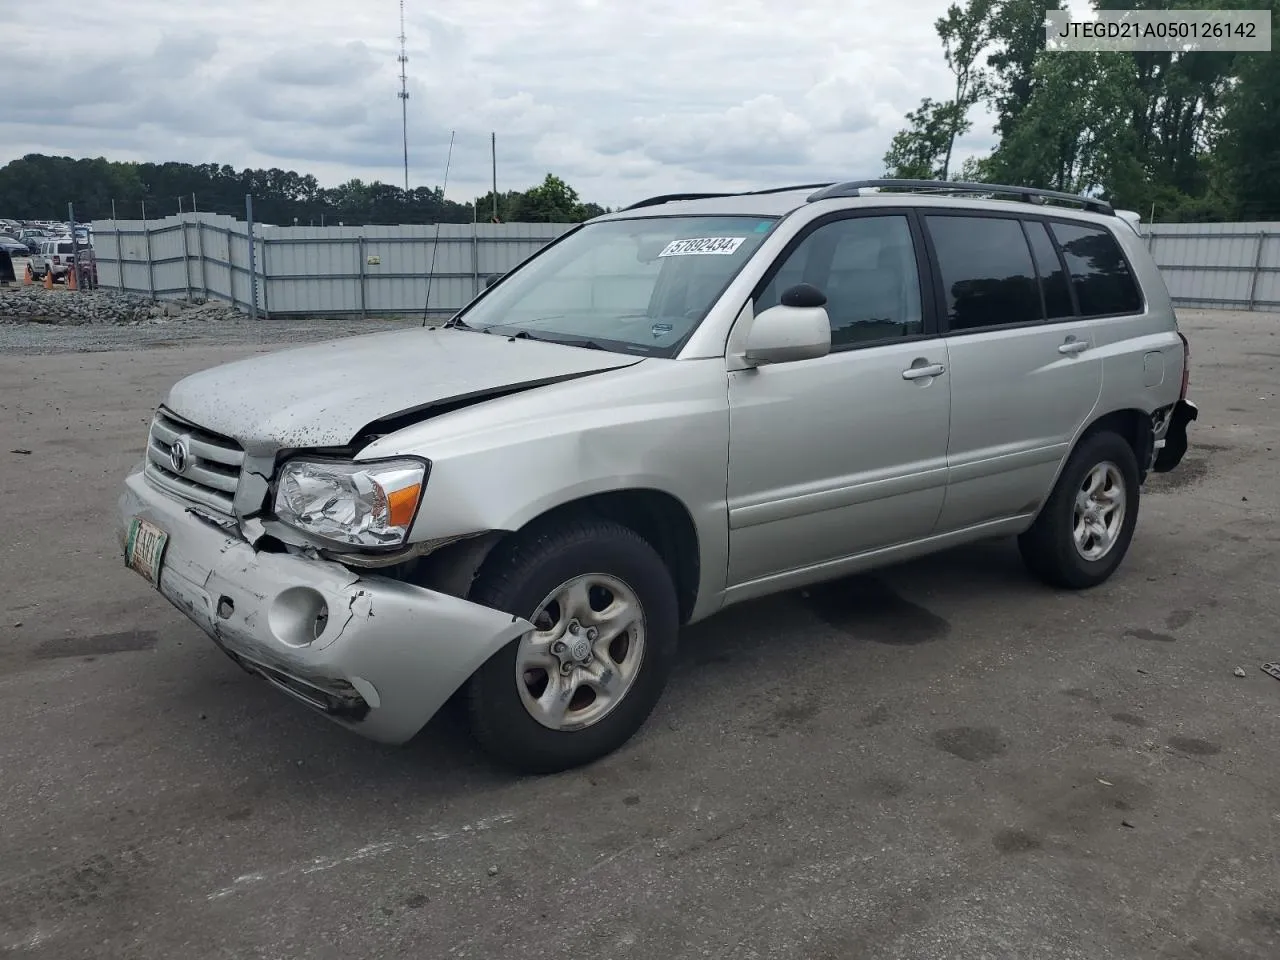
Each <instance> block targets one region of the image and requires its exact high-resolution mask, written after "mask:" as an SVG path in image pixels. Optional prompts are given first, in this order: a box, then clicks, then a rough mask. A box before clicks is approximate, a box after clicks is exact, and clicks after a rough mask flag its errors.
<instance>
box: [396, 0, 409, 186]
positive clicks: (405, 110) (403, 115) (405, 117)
mask: <svg viewBox="0 0 1280 960" xmlns="http://www.w3.org/2000/svg"><path fill="white" fill-rule="evenodd" d="M404 43H405V36H404V0H400V57H399V60H400V93H399V94H397V96H399V97H400V128H401V130H402V131H403V132H404V189H405V193H408V192H409V77H408V75H407V74H406V72H405V70H406V67H405V65H406V64H407V63H408V62H409V58H408V57H406V56H405V53H404Z"/></svg>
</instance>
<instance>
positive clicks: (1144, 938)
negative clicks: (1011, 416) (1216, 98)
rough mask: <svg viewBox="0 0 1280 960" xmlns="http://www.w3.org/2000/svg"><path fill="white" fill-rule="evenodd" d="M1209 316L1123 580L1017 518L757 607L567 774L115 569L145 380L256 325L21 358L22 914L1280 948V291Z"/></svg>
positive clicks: (369, 950)
mask: <svg viewBox="0 0 1280 960" xmlns="http://www.w3.org/2000/svg"><path fill="white" fill-rule="evenodd" d="M1184 328H1185V329H1187V330H1188V331H1189V332H1190V334H1191V335H1192V337H1193V339H1194V350H1195V353H1194V362H1195V367H1194V373H1193V383H1194V390H1195V394H1196V398H1197V399H1198V400H1199V401H1200V403H1201V405H1202V409H1203V419H1202V421H1201V423H1200V424H1198V425H1197V426H1196V427H1195V434H1194V441H1193V443H1194V446H1193V449H1192V451H1191V453H1190V454H1189V455H1188V459H1187V461H1186V462H1185V464H1184V467H1183V469H1182V471H1181V472H1180V473H1179V474H1177V475H1176V476H1173V477H1170V478H1165V479H1161V480H1159V481H1157V482H1154V483H1153V484H1152V486H1151V487H1150V489H1149V490H1148V491H1147V495H1146V497H1145V499H1144V501H1143V506H1142V519H1141V522H1140V525H1139V532H1138V538H1137V541H1136V543H1135V546H1134V548H1133V550H1132V552H1131V553H1130V555H1129V558H1128V560H1127V561H1126V563H1125V565H1124V567H1123V568H1122V570H1121V573H1120V574H1119V575H1118V576H1117V577H1116V578H1115V579H1114V580H1113V581H1112V582H1111V583H1110V584H1108V585H1107V586H1106V587H1104V588H1101V589H1099V590H1097V591H1095V592H1092V593H1089V594H1087V595H1067V594H1061V593H1055V592H1052V591H1050V590H1047V589H1043V588H1041V587H1040V586H1038V585H1036V584H1035V583H1033V582H1032V581H1031V580H1029V579H1028V578H1027V577H1026V576H1025V575H1024V574H1023V572H1022V571H1021V568H1020V567H1019V564H1018V561H1017V558H1016V554H1015V552H1014V550H1013V548H1012V547H1011V545H1009V544H1007V543H994V544H987V545H982V546H979V547H974V548H970V549H966V550H962V551H958V552H956V553H952V554H948V555H945V556H941V557H937V558H934V559H931V560H929V561H927V562H921V563H913V564H910V565H908V566H905V567H901V568H897V569H894V570H892V571H890V572H888V573H886V574H884V576H883V577H881V578H878V579H865V580H857V581H849V582H846V583H844V584H841V585H839V586H838V587H837V588H834V589H828V590H823V591H817V592H815V593H814V595H812V596H808V597H804V596H797V595H792V596H786V597H779V598H776V599H771V600H768V601H765V602H760V603H755V604H751V605H749V606H747V607H743V608H741V609H737V610H734V611H731V612H728V613H726V614H724V615H722V616H721V617H719V618H716V619H715V620H713V621H711V622H708V623H706V624H705V625H701V626H699V627H698V628H695V629H692V630H689V631H688V632H687V635H686V636H685V638H684V654H683V661H682V664H681V666H680V668H679V670H678V672H677V674H676V676H675V678H674V680H673V682H672V684H671V687H670V689H669V691H668V694H667V696H666V698H665V700H664V701H663V703H662V704H661V705H660V707H659V709H658V711H657V713H656V715H655V716H654V717H653V719H652V721H651V722H650V723H649V725H648V726H647V727H646V729H645V730H644V731H643V734H642V735H641V736H639V737H638V738H637V739H636V740H634V741H633V742H632V743H631V744H630V745H628V746H627V747H626V748H625V749H624V750H622V751H621V752H620V753H618V754H616V755H614V756H612V757H610V758H608V759H607V760H605V761H603V762H601V763H599V764H597V765H596V766H594V767H593V768H591V769H588V770H584V771H580V772H575V773H571V774H567V775H563V776H557V777H549V778H543V779H516V778H513V777H510V776H508V775H506V774H504V773H502V772H499V771H496V770H494V769H493V768H492V767H491V766H489V765H488V764H487V763H486V762H485V760H484V759H483V757H482V756H480V755H478V754H477V752H476V751H475V750H474V749H473V748H472V747H471V746H470V744H469V742H468V741H467V740H466V739H465V737H464V736H463V734H462V733H461V732H460V730H459V728H458V725H457V723H456V721H454V720H452V719H450V718H448V717H445V718H444V719H443V720H442V721H440V722H438V723H436V724H434V725H433V726H432V727H431V728H429V729H428V731H427V732H426V733H425V734H424V735H423V737H422V738H420V740H419V741H418V742H416V743H415V744H413V745H411V746H410V747H408V748H404V749H399V750H397V749H389V748H381V747H378V746H375V745H372V744H368V743H366V742H364V741H362V740H360V739H358V738H356V737H354V736H353V735H351V734H348V733H346V732H344V731H342V730H341V729H339V728H337V727H335V726H332V725H330V724H329V723H328V722H327V721H325V720H323V719H322V718H319V717H316V716H313V715H312V714H310V713H308V712H306V711H305V710H304V709H303V708H301V707H299V706H296V705H295V704H293V703H292V702H289V701H287V700H285V699H284V698H283V697H282V696H280V695H279V694H277V693H275V692H274V691H272V690H271V689H269V688H268V687H266V685H265V684H263V683H262V682H260V681H257V680H254V679H253V678H251V677H249V676H248V675H246V674H243V673H241V672H239V671H238V670H237V669H236V668H235V667H234V666H232V664H231V663H230V662H229V661H228V660H227V659H226V658H225V657H223V656H222V654H220V653H218V652H216V651H215V650H214V649H213V648H212V646H211V644H210V643H209V642H207V641H206V640H204V639H203V638H202V635H201V634H199V633H198V632H197V631H196V629H195V628H194V627H192V626H190V625H188V623H187V622H186V621H185V620H184V619H183V618H182V617H181V616H179V615H178V614H177V613H176V612H175V611H173V610H172V609H171V608H170V607H169V606H168V605H167V604H165V603H164V602H163V601H162V600H160V599H159V598H158V597H157V596H156V595H155V594H153V593H150V592H149V591H148V590H147V589H146V588H145V587H144V585H143V584H142V583H141V582H140V581H139V580H138V578H137V577H136V576H134V575H133V574H130V573H127V572H126V571H124V570H123V569H122V567H121V564H120V561H119V560H118V558H117V556H116V550H115V546H114V543H113V542H112V540H111V534H110V529H109V515H110V510H111V505H112V503H113V501H114V497H115V495H116V490H117V487H118V484H119V481H120V479H121V477H122V476H123V474H124V473H125V472H126V470H127V469H128V467H129V465H130V464H131V463H132V462H133V461H134V460H135V459H136V458H137V457H138V455H139V452H140V450H141V447H142V443H143V440H144V433H145V423H146V420H147V417H148V413H149V411H150V410H151V408H152V406H153V405H154V404H155V403H156V401H157V399H158V398H159V395H160V391H161V390H162V388H164V387H165V386H166V385H167V384H168V383H170V382H171V381H172V380H174V379H175V378H176V377H178V376H179V375H181V374H183V373H186V372H188V371H192V370H195V369H197V368H200V367H204V366H207V365H209V364H211V363H214V362H217V361H220V360H223V359H227V358H230V357H233V356H237V355H242V354H244V353H246V352H248V350H250V349H255V348H245V347H243V346H241V347H228V346H218V345H210V344H207V343H194V344H189V345H184V346H182V347H180V348H176V347H175V348H169V349H163V348H159V349H152V350H142V351H138V350H135V351H132V352H107V353H92V354H84V353H79V354H76V353H63V354H58V355H49V356H37V357H32V356H25V357H15V356H10V355H7V354H6V355H4V356H0V489H2V490H3V491H4V496H5V505H4V508H3V514H2V516H3V519H4V524H5V528H6V536H5V537H4V538H3V541H2V543H0V598H2V599H0V611H2V614H0V727H2V728H3V729H4V730H5V735H4V736H3V738H0V772H2V775H0V809H2V810H3V825H4V826H3V830H0V952H5V951H10V952H12V954H13V955H15V956H20V957H28V956H31V957H48V958H56V960H72V958H79V957H94V958H129V960H149V958H155V960H159V958H165V960H169V958H173V957H182V958H184V960H197V958H206V957H208V958H213V957H237V958H245V957H253V958H297V957H304V956H305V957H308V958H316V960H322V958H331V957H332V958H348V957H483V958H488V957H498V956H519V957H524V958H530V960H533V958H543V957H546V958H552V957H554V958H562V957H570V956H593V957H594V956H598V957H642V958H646V960H647V958H651V957H661V958H683V957H719V958H738V960H746V958H766V957H767V958H792V957H794V958H810V960H819V958H822V960H861V958H871V957H875V958H904V960H905V958H910V960H933V958H937V960H943V958H945V960H954V958H964V960H977V958H987V957H990V958H1002V960H1003V958H1014V957H1016V958H1030V957H1053V958H1055V960H1070V958H1080V960H1111V958H1115V960H1120V958H1124V960H1131V958H1146V957H1151V958H1156V957H1159V958H1171V960H1192V958H1196V960H1228V958H1230V960H1249V958H1274V957H1276V956H1280V867H1278V864H1280V857H1278V855H1280V764H1278V763H1277V751H1276V745H1277V743H1280V682H1277V681H1276V680H1274V679H1272V678H1271V677H1269V676H1267V675H1266V674H1264V673H1262V672H1261V671H1260V670H1259V669H1258V665H1259V664H1261V663H1263V662H1264V661H1267V660H1280V631H1278V630H1277V625H1278V624H1280V600H1277V598H1276V592H1275V584H1276V582H1277V581H1278V580H1280V559H1278V554H1277V548H1276V544H1277V542H1280V480H1277V471H1276V468H1275V462H1276V460H1275V456H1274V454H1273V452H1272V451H1273V448H1274V447H1276V446H1277V445H1280V419H1278V418H1277V413H1276V408H1277V406H1278V405H1280V395H1278V393H1280V391H1278V390H1277V382H1278V379H1280V378H1278V375H1277V371H1278V370H1280V338H1277V337H1276V332H1277V330H1280V317H1277V316H1275V315H1269V316H1268V315H1262V314H1259V315H1253V316H1250V315H1247V314H1206V313H1193V312H1186V313H1184ZM14 449H23V450H30V451H31V452H30V454H21V453H11V452H10V451H11V450H14ZM19 623H20V624H21V625H20V626H18V625H17V624H19ZM1236 666H1241V667H1243V668H1244V672H1245V676H1244V678H1242V679H1241V678H1237V677H1235V676H1234V675H1233V672H1232V671H1233V669H1234V668H1235V667H1236Z"/></svg>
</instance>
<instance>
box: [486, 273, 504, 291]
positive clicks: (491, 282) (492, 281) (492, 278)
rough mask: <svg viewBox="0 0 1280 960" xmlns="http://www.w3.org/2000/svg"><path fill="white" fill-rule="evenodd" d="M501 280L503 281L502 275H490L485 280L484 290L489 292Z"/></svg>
mask: <svg viewBox="0 0 1280 960" xmlns="http://www.w3.org/2000/svg"><path fill="white" fill-rule="evenodd" d="M501 279H502V274H500V273H491V274H489V276H488V277H486V278H485V281H484V288H485V289H486V290H488V289H489V288H490V287H492V286H493V285H494V284H495V283H497V282H498V281H499V280H501Z"/></svg>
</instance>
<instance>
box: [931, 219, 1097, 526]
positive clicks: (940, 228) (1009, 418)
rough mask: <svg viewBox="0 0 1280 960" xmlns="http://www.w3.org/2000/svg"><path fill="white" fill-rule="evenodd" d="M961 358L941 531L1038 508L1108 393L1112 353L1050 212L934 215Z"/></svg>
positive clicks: (954, 366) (953, 342)
mask: <svg viewBox="0 0 1280 960" xmlns="http://www.w3.org/2000/svg"><path fill="white" fill-rule="evenodd" d="M922 219H923V220H924V223H925V233H926V235H927V236H928V241H929V247H930V256H931V257H932V259H933V262H934V264H935V271H934V272H935V276H936V278H937V286H936V290H935V295H936V297H937V299H938V308H939V313H940V316H941V317H942V322H943V329H944V331H945V335H946V339H947V344H948V353H949V354H950V357H951V431H950V439H949V443H948V448H947V467H948V478H947V494H946V502H945V505H944V506H943V508H942V514H941V516H940V517H939V520H938V531H939V532H940V533H942V532H950V531H957V530H964V529H968V528H972V527H977V526H980V525H982V524H984V523H990V522H995V521H999V520H1003V519H1007V518H1010V517H1014V516H1020V515H1023V514H1029V513H1032V512H1034V511H1035V510H1036V509H1038V507H1039V505H1040V503H1041V501H1042V500H1043V499H1044V498H1045V497H1046V496H1047V495H1048V493H1049V491H1050V488H1051V487H1052V484H1053V480H1054V477H1055V476H1056V474H1057V471H1058V466H1059V464H1060V463H1061V462H1062V460H1063V458H1064V457H1065V456H1066V455H1067V453H1068V451H1069V449H1070V445H1071V442H1072V439H1073V438H1074V437H1075V436H1076V434H1077V432H1078V431H1079V430H1080V429H1081V427H1082V426H1083V425H1084V424H1085V423H1086V422H1087V421H1088V419H1089V418H1090V415H1091V413H1092V411H1093V409H1094V407H1095V406H1096V405H1097V402H1098V397H1099V395H1100V394H1101V392H1102V358H1101V354H1100V352H1099V351H1097V350H1096V349H1094V347H1095V342H1094V341H1095V337H1094V332H1093V330H1092V328H1091V322H1090V321H1089V320H1084V319H1081V318H1080V317H1079V316H1078V315H1077V309H1076V299H1075V294H1074V292H1073V291H1072V289H1071V285H1070V283H1069V282H1068V271H1067V269H1066V267H1065V265H1064V262H1063V259H1062V254H1061V251H1060V250H1059V249H1058V248H1057V246H1056V245H1055V243H1054V241H1053V238H1052V236H1051V235H1050V234H1049V232H1048V230H1047V228H1046V224H1045V223H1044V222H1043V221H1042V220H1041V219H1040V218H1028V217H1019V216H1017V215H1016V214H1005V213H1004V212H1003V211H1001V212H1000V213H994V212H992V213H990V214H987V213H986V212H974V211H964V212H963V213H961V212H959V211H954V212H952V211H948V212H942V211H940V212H937V213H934V212H930V213H928V214H926V215H924V216H923V218H922Z"/></svg>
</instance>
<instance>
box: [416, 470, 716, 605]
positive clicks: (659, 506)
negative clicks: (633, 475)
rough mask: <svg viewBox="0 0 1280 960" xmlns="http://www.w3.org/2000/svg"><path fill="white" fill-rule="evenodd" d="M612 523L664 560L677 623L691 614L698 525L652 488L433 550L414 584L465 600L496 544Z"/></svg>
mask: <svg viewBox="0 0 1280 960" xmlns="http://www.w3.org/2000/svg"><path fill="white" fill-rule="evenodd" d="M571 517H572V518H579V517H597V518H600V519H607V520H612V521H614V522H615V523H619V524H621V525H622V526H625V527H627V528H628V529H630V530H632V531H634V532H635V533H636V534H638V535H639V536H640V537H641V538H642V539H643V540H644V541H645V542H646V543H648V544H649V545H650V546H651V547H653V549H654V550H655V551H656V552H657V554H658V556H659V557H661V558H662V562H663V563H664V564H665V565H666V567H667V570H668V571H669V572H670V574H671V578H672V581H673V582H674V584H675V587H676V596H677V600H678V603H679V611H680V622H681V623H682V624H683V623H687V622H688V621H689V619H690V618H691V617H692V615H693V611H694V608H695V607H696V605H697V601H698V596H699V584H700V582H701V578H702V563H701V552H700V543H699V538H698V531H697V526H696V524H695V523H694V519H693V514H692V513H691V512H690V510H689V508H688V507H687V506H685V504H684V503H683V502H682V501H681V500H680V499H679V498H678V497H676V496H674V495H672V494H670V493H667V492H666V491H663V490H658V489H655V488H651V487H630V488H624V489H618V490H609V491H604V492H600V493H592V494H587V495H583V496H579V497H576V498H574V499H572V500H567V501H565V502H563V503H559V504H556V505H554V506H551V507H548V508H546V509H544V510H542V512H540V513H538V514H536V515H535V516H533V517H531V518H529V519H528V520H527V521H525V522H523V523H521V524H520V525H519V526H518V527H516V528H515V529H512V530H491V531H487V532H485V533H483V534H480V535H479V536H475V537H468V538H467V539H465V540H460V541H458V542H456V543H452V544H449V545H447V546H444V547H442V548H440V549H439V550H436V551H434V552H433V553H431V554H429V555H428V556H427V557H424V558H423V559H422V560H421V561H419V563H418V565H417V568H416V569H415V571H414V572H413V576H412V578H413V580H414V581H415V582H416V583H419V584H420V585H422V586H425V587H428V588H430V589H435V590H440V591H441V592H443V593H448V594H451V595H453V596H459V597H465V596H466V595H467V594H468V592H469V591H470V589H471V585H472V583H473V582H474V580H475V578H476V576H478V575H479V573H480V570H481V568H482V567H483V565H484V562H485V560H486V559H487V558H488V557H489V555H490V554H491V553H492V552H493V550H494V548H495V547H497V546H498V544H500V543H503V542H505V541H506V540H508V539H509V538H511V537H513V536H518V535H520V534H522V533H525V532H527V531H529V530H531V529H536V528H538V527H541V526H546V525H555V524H557V523H558V522H561V521H563V520H567V519H569V518H571Z"/></svg>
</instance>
